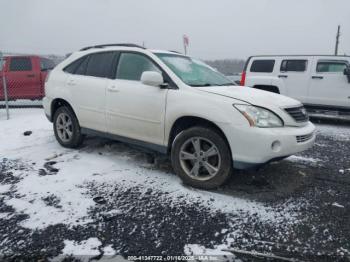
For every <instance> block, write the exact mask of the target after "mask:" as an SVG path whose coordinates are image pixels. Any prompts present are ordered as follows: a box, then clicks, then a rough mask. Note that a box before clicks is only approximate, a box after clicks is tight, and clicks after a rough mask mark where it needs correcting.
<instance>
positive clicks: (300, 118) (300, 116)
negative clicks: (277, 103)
mask: <svg viewBox="0 0 350 262" xmlns="http://www.w3.org/2000/svg"><path fill="white" fill-rule="evenodd" d="M284 110H285V111H286V112H287V113H288V114H289V115H290V116H291V117H292V118H293V119H294V120H295V122H306V121H309V115H308V113H307V112H306V109H305V108H304V107H303V106H299V107H290V108H285V109H284Z"/></svg>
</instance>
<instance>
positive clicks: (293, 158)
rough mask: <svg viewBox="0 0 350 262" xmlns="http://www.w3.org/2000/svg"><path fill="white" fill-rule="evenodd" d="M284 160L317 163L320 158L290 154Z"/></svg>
mask: <svg viewBox="0 0 350 262" xmlns="http://www.w3.org/2000/svg"><path fill="white" fill-rule="evenodd" d="M286 160H288V161H291V162H311V163H317V162H320V161H321V159H317V158H312V157H304V156H294V155H293V156H290V157H288V158H286Z"/></svg>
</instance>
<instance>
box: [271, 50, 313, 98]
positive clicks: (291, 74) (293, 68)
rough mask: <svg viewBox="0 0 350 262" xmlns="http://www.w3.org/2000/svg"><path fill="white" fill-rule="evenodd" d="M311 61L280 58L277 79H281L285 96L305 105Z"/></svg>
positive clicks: (304, 58)
mask: <svg viewBox="0 0 350 262" xmlns="http://www.w3.org/2000/svg"><path fill="white" fill-rule="evenodd" d="M311 62H312V59H310V58H307V57H298V58H282V59H281V61H280V67H279V71H280V72H279V73H278V75H277V77H278V78H279V79H281V81H282V82H283V85H284V89H285V93H284V94H285V95H287V96H289V97H292V98H295V99H297V100H299V101H301V102H302V103H307V102H308V101H307V98H308V86H309V80H310V75H309V74H310V72H309V71H311Z"/></svg>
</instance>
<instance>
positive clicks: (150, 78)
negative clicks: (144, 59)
mask: <svg viewBox="0 0 350 262" xmlns="http://www.w3.org/2000/svg"><path fill="white" fill-rule="evenodd" d="M141 83H142V84H144V85H149V86H157V87H163V86H164V85H165V84H164V79H163V76H162V74H160V73H158V72H154V71H145V72H143V73H142V75H141Z"/></svg>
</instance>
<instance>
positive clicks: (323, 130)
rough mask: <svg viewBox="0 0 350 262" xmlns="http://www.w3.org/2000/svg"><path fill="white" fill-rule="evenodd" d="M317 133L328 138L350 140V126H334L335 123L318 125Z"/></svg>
mask: <svg viewBox="0 0 350 262" xmlns="http://www.w3.org/2000/svg"><path fill="white" fill-rule="evenodd" d="M316 126H317V133H318V134H321V135H323V136H325V137H327V138H330V139H333V140H338V141H350V128H349V126H346V125H344V126H334V125H328V124H327V125H325V124H321V125H316Z"/></svg>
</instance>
